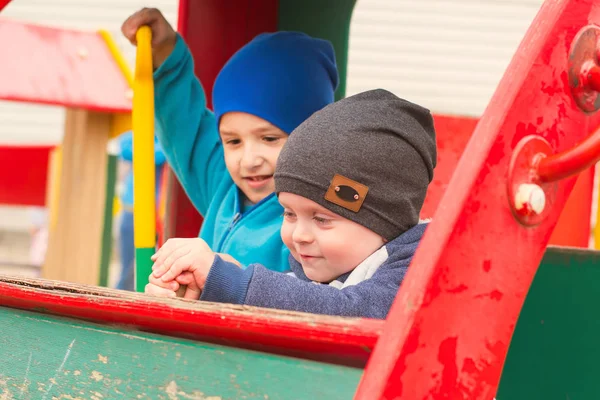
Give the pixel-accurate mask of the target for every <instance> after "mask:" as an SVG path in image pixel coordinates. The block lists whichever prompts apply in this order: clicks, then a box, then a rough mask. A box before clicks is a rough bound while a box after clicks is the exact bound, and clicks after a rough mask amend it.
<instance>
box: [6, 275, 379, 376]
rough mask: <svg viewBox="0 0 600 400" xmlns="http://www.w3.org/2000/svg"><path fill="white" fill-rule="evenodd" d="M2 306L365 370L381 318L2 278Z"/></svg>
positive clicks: (377, 336) (39, 280) (37, 280)
mask: <svg viewBox="0 0 600 400" xmlns="http://www.w3.org/2000/svg"><path fill="white" fill-rule="evenodd" d="M0 306H4V307H12V308H18V309H23V310H30V311H38V312H44V313H49V314H55V315H59V316H61V317H72V318H78V319H84V320H88V321H92V322H95V323H100V324H117V325H125V326H127V327H128V328H131V329H139V330H142V331H146V332H152V333H159V334H164V335H169V336H175V337H182V338H190V339H194V340H201V341H207V342H211V343H217V344H223V345H228V346H237V347H241V348H246V349H253V350H259V351H266V352H273V353H277V354H284V355H289V356H296V357H302V358H307V359H313V360H320V361H326V362H333V363H337V364H343V365H350V366H357V367H362V366H364V365H365V363H366V360H367V358H368V357H369V355H370V353H371V350H372V349H373V347H374V346H375V343H376V341H377V339H378V338H379V334H380V333H381V331H382V327H383V321H379V320H369V319H359V318H339V317H329V316H318V315H313V314H303V313H292V312H282V311H278V310H269V309H261V308H254V307H242V306H233V305H224V304H216V303H205V302H189V301H186V300H182V299H161V298H153V297H150V296H147V295H144V294H141V293H132V292H124V291H117V290H113V289H104V288H99V287H94V286H89V287H86V286H82V285H71V284H68V283H58V282H54V281H46V280H41V279H20V280H19V279H17V278H9V277H0Z"/></svg>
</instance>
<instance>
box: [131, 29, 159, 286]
mask: <svg viewBox="0 0 600 400" xmlns="http://www.w3.org/2000/svg"><path fill="white" fill-rule="evenodd" d="M136 38H137V55H136V63H135V76H134V83H133V112H132V122H133V199H134V202H133V204H134V209H133V234H134V243H135V288H136V291H138V292H143V291H144V288H145V286H146V284H147V283H148V277H149V276H150V273H151V272H152V260H151V259H150V257H151V256H152V255H153V254H154V252H155V246H156V205H155V202H156V200H155V186H156V182H155V179H156V177H155V169H154V168H155V167H154V165H155V164H154V80H153V76H152V46H151V41H152V31H151V30H150V28H149V27H147V26H143V27H141V28H140V29H139V30H138V32H137V35H136Z"/></svg>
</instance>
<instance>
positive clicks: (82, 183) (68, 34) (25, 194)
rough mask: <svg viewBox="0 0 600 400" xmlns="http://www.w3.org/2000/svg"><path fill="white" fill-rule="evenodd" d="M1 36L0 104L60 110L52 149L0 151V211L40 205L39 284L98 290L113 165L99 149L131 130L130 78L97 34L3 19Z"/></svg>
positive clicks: (104, 271)
mask: <svg viewBox="0 0 600 400" xmlns="http://www.w3.org/2000/svg"><path fill="white" fill-rule="evenodd" d="M0 33H1V38H0V52H1V54H2V55H3V60H4V61H3V62H2V63H0V76H2V77H3V79H2V85H0V99H2V100H11V101H20V102H28V103H38V104H48V105H55V106H62V107H65V108H66V120H65V134H64V139H63V143H62V145H61V146H59V148H57V149H56V150H55V149H53V148H51V147H49V146H42V147H40V146H37V147H25V146H19V147H15V146H5V147H1V148H0V154H2V156H1V157H0V164H2V165H3V167H2V168H0V171H1V172H0V204H17V205H39V206H43V205H47V206H49V208H50V223H49V225H50V226H49V229H50V239H49V246H48V252H47V257H46V262H45V264H44V266H43V268H42V276H43V277H45V278H49V279H59V280H65V281H70V282H78V283H85V284H98V283H99V284H101V285H104V286H106V285H107V283H108V263H109V258H110V251H111V242H112V239H111V222H112V204H113V195H114V182H115V165H116V159H115V157H110V156H108V155H107V144H108V140H109V138H111V137H115V136H117V135H118V134H120V133H122V132H124V131H126V130H128V129H130V128H131V115H130V112H131V83H132V77H131V73H130V72H129V71H128V69H127V66H126V65H125V62H124V61H123V59H122V57H121V56H120V54H119V53H118V51H117V48H116V45H115V44H114V43H113V41H112V39H111V37H110V35H109V34H108V33H107V32H104V31H101V32H80V31H74V30H65V29H57V28H50V27H44V26H40V25H34V24H26V23H22V22H17V21H11V20H6V19H2V20H0ZM15 43H18V45H17V46H16V45H15ZM41 65H43V66H44V68H40V66H41ZM50 154H52V156H51V155H50ZM50 160H54V162H53V166H54V169H53V171H54V173H53V174H51V176H50V179H49V180H48V182H47V181H46V177H47V176H48V175H49V173H48V172H49V168H48V165H49V161H50Z"/></svg>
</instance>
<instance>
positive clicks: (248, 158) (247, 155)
mask: <svg viewBox="0 0 600 400" xmlns="http://www.w3.org/2000/svg"><path fill="white" fill-rule="evenodd" d="M262 160H263V158H262V156H261V154H260V153H259V152H258V151H256V149H255V148H254V147H252V146H247V147H246V148H245V149H244V154H243V155H242V160H241V165H242V167H243V168H245V169H254V168H256V167H259V166H260V165H261V164H262Z"/></svg>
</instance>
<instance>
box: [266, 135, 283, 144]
mask: <svg viewBox="0 0 600 400" xmlns="http://www.w3.org/2000/svg"><path fill="white" fill-rule="evenodd" d="M279 139H280V138H278V137H276V136H265V137H264V138H263V140H264V141H265V142H270V143H274V142H277V141H278V140H279Z"/></svg>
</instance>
